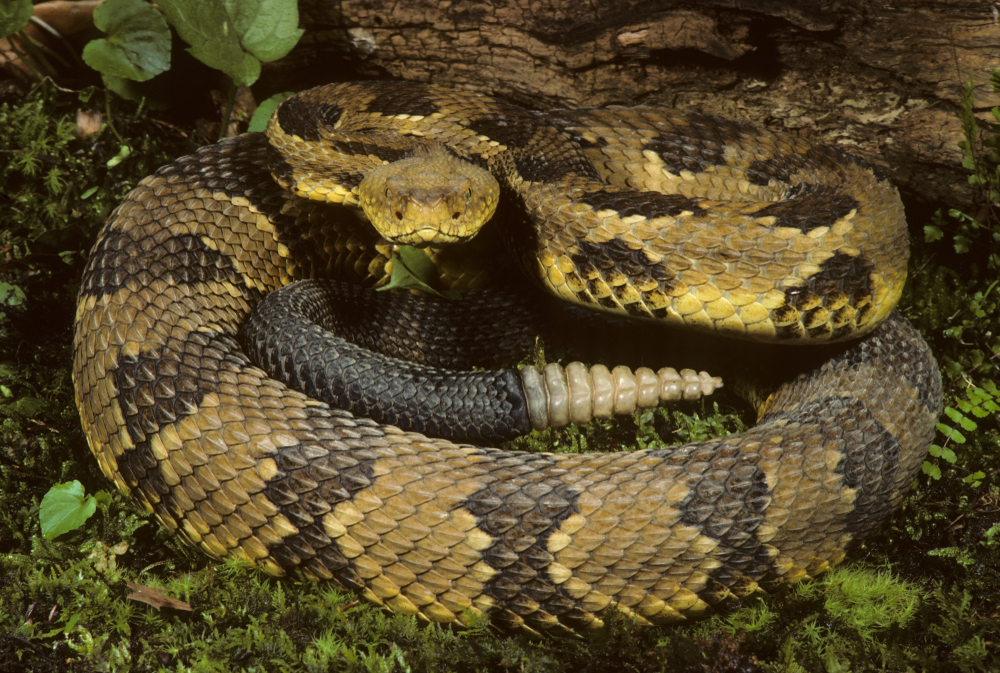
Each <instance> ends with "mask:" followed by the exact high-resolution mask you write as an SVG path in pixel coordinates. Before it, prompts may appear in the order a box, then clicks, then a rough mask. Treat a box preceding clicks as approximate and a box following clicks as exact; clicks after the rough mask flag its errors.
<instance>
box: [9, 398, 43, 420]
mask: <svg viewBox="0 0 1000 673" xmlns="http://www.w3.org/2000/svg"><path fill="white" fill-rule="evenodd" d="M12 406H13V408H14V411H16V412H17V413H19V414H21V415H22V416H24V417H26V418H34V417H35V416H37V415H38V413H39V412H40V411H41V410H42V409H44V408H45V400H43V399H39V398H37V397H22V398H21V399H19V400H18V401H17V402H14V404H13V405H12Z"/></svg>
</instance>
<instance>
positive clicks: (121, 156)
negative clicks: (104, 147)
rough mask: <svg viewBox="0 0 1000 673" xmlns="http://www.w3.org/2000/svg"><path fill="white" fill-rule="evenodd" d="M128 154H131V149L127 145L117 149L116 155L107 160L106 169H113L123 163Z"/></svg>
mask: <svg viewBox="0 0 1000 673" xmlns="http://www.w3.org/2000/svg"><path fill="white" fill-rule="evenodd" d="M130 154H132V148H131V147H129V146H128V145H122V146H121V147H119V148H118V154H116V155H115V156H113V157H111V158H110V159H108V168H114V167H115V166H117V165H118V164H120V163H121V162H123V161H125V159H126V158H127V157H128V155H130Z"/></svg>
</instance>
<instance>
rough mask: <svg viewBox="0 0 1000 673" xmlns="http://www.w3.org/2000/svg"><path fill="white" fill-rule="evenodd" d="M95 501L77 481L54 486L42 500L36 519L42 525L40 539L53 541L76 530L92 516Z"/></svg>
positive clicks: (95, 508)
mask: <svg viewBox="0 0 1000 673" xmlns="http://www.w3.org/2000/svg"><path fill="white" fill-rule="evenodd" d="M96 510H97V500H96V499H95V498H94V496H92V495H86V494H85V493H84V490H83V484H81V483H80V482H79V481H71V482H66V483H64V484H56V485H55V486H53V487H52V488H50V489H49V492H48V493H46V494H45V497H43V498H42V505H41V508H40V509H39V510H38V518H39V519H40V520H41V523H42V537H44V538H45V539H46V540H54V539H55V538H57V537H59V536H60V535H62V534H63V533H68V532H69V531H71V530H76V529H77V528H79V527H80V526H82V525H83V524H84V522H85V521H86V520H87V519H89V518H90V517H91V516H93V514H94V512H95V511H96Z"/></svg>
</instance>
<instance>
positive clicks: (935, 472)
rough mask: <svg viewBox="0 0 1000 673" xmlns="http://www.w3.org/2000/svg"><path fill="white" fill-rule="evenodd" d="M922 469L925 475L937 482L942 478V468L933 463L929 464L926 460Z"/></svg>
mask: <svg viewBox="0 0 1000 673" xmlns="http://www.w3.org/2000/svg"><path fill="white" fill-rule="evenodd" d="M920 469H921V470H923V473H924V474H926V475H927V476H928V477H930V478H931V479H933V480H935V481H937V480H938V479H940V478H941V468H940V467H938V466H937V465H935V464H933V463H929V462H927V461H926V460H925V461H924V464H923V465H921V467H920Z"/></svg>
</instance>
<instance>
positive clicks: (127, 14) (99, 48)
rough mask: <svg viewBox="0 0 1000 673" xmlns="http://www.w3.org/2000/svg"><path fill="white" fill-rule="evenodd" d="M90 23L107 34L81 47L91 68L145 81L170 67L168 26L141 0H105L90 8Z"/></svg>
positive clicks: (158, 14) (108, 73)
mask: <svg viewBox="0 0 1000 673" xmlns="http://www.w3.org/2000/svg"><path fill="white" fill-rule="evenodd" d="M94 25H95V26H97V27H98V28H99V29H100V30H102V31H104V32H105V33H107V35H108V36H107V38H104V39H100V40H92V41H91V42H90V43H89V44H87V46H86V47H84V49H83V60H84V61H85V62H86V63H87V65H89V66H90V67H91V68H93V69H94V70H97V71H98V72H101V73H103V74H107V75H113V76H115V77H125V78H128V79H132V80H136V81H138V82H145V81H146V80H148V79H150V78H152V77H154V76H156V75H159V74H160V73H161V72H164V71H166V70H167V69H168V68H170V28H169V27H168V26H167V22H166V20H165V19H164V18H163V15H161V14H160V13H159V12H158V11H156V10H155V9H153V6H152V5H150V4H149V3H148V2H145V0H105V1H104V2H102V3H101V4H100V5H98V6H97V8H96V9H95V10H94Z"/></svg>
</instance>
